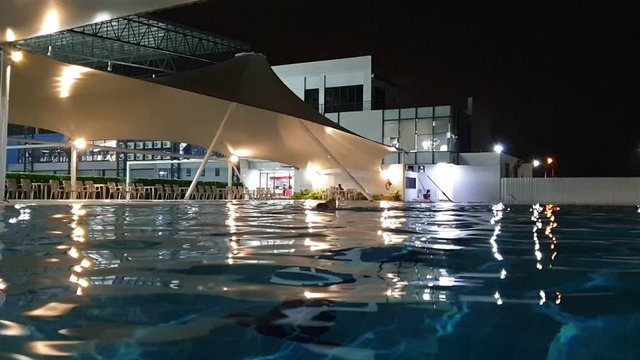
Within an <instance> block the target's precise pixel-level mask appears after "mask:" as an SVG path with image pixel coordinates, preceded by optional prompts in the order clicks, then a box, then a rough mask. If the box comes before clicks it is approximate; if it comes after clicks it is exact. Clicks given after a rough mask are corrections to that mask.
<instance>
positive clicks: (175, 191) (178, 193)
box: [172, 184, 182, 200]
mask: <svg viewBox="0 0 640 360" xmlns="http://www.w3.org/2000/svg"><path fill="white" fill-rule="evenodd" d="M172 188H173V200H180V197H181V195H182V190H180V185H178V184H173V186H172Z"/></svg>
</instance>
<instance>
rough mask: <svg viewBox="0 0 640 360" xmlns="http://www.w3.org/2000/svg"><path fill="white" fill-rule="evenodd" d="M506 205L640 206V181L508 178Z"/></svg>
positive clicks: (504, 193)
mask: <svg viewBox="0 0 640 360" xmlns="http://www.w3.org/2000/svg"><path fill="white" fill-rule="evenodd" d="M501 190H502V191H501V199H502V202H503V203H505V204H528V205H531V204H536V203H540V204H580V205H640V178H506V179H502V189H501Z"/></svg>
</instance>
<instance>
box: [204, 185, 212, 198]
mask: <svg viewBox="0 0 640 360" xmlns="http://www.w3.org/2000/svg"><path fill="white" fill-rule="evenodd" d="M202 187H203V188H204V198H205V199H207V200H211V199H213V196H214V193H213V190H212V189H211V185H203V186H202Z"/></svg>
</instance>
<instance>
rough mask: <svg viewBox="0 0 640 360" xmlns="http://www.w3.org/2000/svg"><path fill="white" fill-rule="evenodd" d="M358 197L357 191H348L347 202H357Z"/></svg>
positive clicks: (351, 189)
mask: <svg viewBox="0 0 640 360" xmlns="http://www.w3.org/2000/svg"><path fill="white" fill-rule="evenodd" d="M356 196H358V190H357V189H353V188H350V189H347V200H355V199H356Z"/></svg>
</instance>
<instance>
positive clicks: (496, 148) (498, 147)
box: [493, 144, 504, 154]
mask: <svg viewBox="0 0 640 360" xmlns="http://www.w3.org/2000/svg"><path fill="white" fill-rule="evenodd" d="M493 151H495V152H496V153H498V154H500V153H502V151H504V146H502V145H501V144H495V145H494V146H493Z"/></svg>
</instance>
